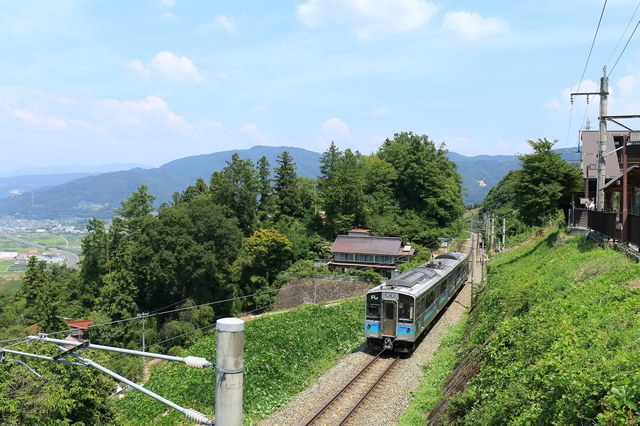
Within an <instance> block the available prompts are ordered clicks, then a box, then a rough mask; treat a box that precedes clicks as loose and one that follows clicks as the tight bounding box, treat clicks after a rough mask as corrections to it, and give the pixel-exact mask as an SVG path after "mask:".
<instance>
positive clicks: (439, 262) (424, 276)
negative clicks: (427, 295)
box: [369, 252, 468, 294]
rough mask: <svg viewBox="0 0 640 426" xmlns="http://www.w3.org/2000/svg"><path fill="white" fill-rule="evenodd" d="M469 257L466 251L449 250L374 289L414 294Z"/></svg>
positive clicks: (432, 283)
mask: <svg viewBox="0 0 640 426" xmlns="http://www.w3.org/2000/svg"><path fill="white" fill-rule="evenodd" d="M467 257H468V255H467V254H465V253H460V252H449V253H445V254H441V255H439V256H437V257H435V258H434V259H433V260H431V261H429V262H427V263H425V264H423V265H420V266H418V267H417V268H413V269H410V270H408V271H405V272H403V273H402V274H400V275H398V276H397V277H394V278H391V279H390V280H387V281H386V282H385V283H383V284H382V285H380V286H378V287H375V288H372V289H371V290H369V292H373V291H388V290H393V291H397V292H401V293H407V294H413V293H419V292H421V291H423V290H424V289H425V288H428V287H431V286H432V285H434V284H436V283H437V282H438V281H440V278H441V277H442V276H444V275H446V274H448V273H449V272H450V271H451V270H452V269H453V268H454V267H455V266H456V265H458V264H459V263H460V262H461V261H463V260H464V259H466V258H467Z"/></svg>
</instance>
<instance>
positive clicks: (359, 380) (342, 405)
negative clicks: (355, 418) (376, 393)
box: [303, 352, 400, 426]
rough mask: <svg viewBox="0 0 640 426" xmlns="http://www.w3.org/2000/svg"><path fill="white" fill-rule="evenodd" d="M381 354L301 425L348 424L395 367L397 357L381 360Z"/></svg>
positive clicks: (330, 425)
mask: <svg viewBox="0 0 640 426" xmlns="http://www.w3.org/2000/svg"><path fill="white" fill-rule="evenodd" d="M381 355H382V352H381V353H379V354H378V355H377V356H376V357H375V358H373V359H372V360H371V362H369V363H368V364H367V365H366V366H365V367H364V368H363V369H362V370H360V372H358V374H356V375H355V376H353V378H352V379H351V380H350V381H349V382H348V383H347V384H345V385H344V386H343V387H342V388H341V389H340V390H338V392H336V393H335V395H333V396H332V397H331V398H330V399H329V400H328V401H327V402H326V403H325V404H324V405H323V406H322V407H321V408H320V409H319V410H318V411H316V412H315V413H314V414H313V416H311V417H310V418H309V419H308V420H307V421H305V422H304V423H303V424H304V425H305V426H312V425H314V426H315V425H322V426H333V425H336V426H341V425H346V424H348V420H349V417H351V416H352V415H353V414H354V413H355V412H356V410H357V409H358V407H359V406H360V405H361V404H362V403H363V402H364V401H365V400H366V399H367V397H368V396H369V395H370V394H371V392H372V391H373V390H374V389H375V388H376V386H377V385H378V383H380V382H381V381H382V380H383V379H384V377H385V376H386V375H387V373H389V372H390V371H391V370H392V369H393V367H394V366H395V365H396V363H397V362H398V360H399V359H400V357H399V356H394V357H388V358H383V357H381Z"/></svg>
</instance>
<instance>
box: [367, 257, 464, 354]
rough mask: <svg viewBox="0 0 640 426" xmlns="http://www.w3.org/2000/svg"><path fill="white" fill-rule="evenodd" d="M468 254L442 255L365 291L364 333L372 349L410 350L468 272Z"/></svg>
mask: <svg viewBox="0 0 640 426" xmlns="http://www.w3.org/2000/svg"><path fill="white" fill-rule="evenodd" d="M468 258H469V256H468V255H467V254H465V253H460V252H449V253H445V254H441V255H439V256H437V257H436V258H434V259H433V260H431V261H430V262H428V263H425V264H424V265H422V266H419V267H417V268H413V269H410V270H408V271H406V272H403V273H402V274H400V275H398V276H397V277H394V278H392V279H390V280H388V281H387V282H385V283H383V284H381V285H379V286H376V287H374V288H372V289H371V290H369V291H368V292H367V299H366V307H365V322H364V335H365V337H366V338H367V346H369V347H370V348H372V349H376V350H382V349H390V350H393V351H396V352H412V351H413V349H414V348H415V345H416V341H417V340H418V338H419V337H420V336H421V335H422V333H424V331H425V330H427V329H428V328H429V326H430V325H431V323H432V322H433V321H434V320H435V318H436V316H437V315H438V313H439V312H440V311H441V310H442V309H443V308H444V307H445V306H446V305H447V304H448V303H449V301H450V300H451V299H452V298H453V297H454V295H455V294H456V293H457V292H458V290H459V289H460V287H461V286H462V285H463V283H464V282H465V281H466V279H467V276H468V274H469V266H468Z"/></svg>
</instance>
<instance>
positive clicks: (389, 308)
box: [384, 302, 396, 320]
mask: <svg viewBox="0 0 640 426" xmlns="http://www.w3.org/2000/svg"><path fill="white" fill-rule="evenodd" d="M395 310H396V304H395V303H392V302H387V303H385V304H384V319H386V320H392V319H395V317H396V315H395V314H396V312H395Z"/></svg>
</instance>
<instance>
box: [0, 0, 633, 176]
mask: <svg viewBox="0 0 640 426" xmlns="http://www.w3.org/2000/svg"><path fill="white" fill-rule="evenodd" d="M603 4H604V1H591V0H581V1H573V0H564V1H558V0H553V1H548V0H536V1H517V2H514V1H502V0H494V1H443V2H439V1H433V2H432V1H425V0H306V1H305V0H296V1H285V0H280V1H271V2H267V1H254V0H236V1H233V2H219V1H187V0H137V1H134V2H132V1H119V0H109V1H106V0H40V1H32V0H20V1H10V0H0V39H1V40H2V43H0V142H1V146H2V149H1V151H0V171H2V172H9V171H11V170H14V169H18V168H20V167H27V166H53V165H74V164H84V165H100V164H105V163H143V164H148V165H151V166H160V165H162V164H164V163H166V162H168V161H171V160H174V159H176V158H182V157H186V156H191V155H198V154H207V153H211V152H218V151H225V150H230V149H245V148H250V147H252V146H254V145H272V146H296V147H301V148H306V149H309V150H312V151H316V152H323V151H324V150H326V148H327V147H328V146H329V144H330V143H331V141H335V143H336V144H337V145H338V147H340V148H341V149H345V148H351V149H352V150H359V151H360V152H361V153H363V154H370V153H372V152H375V151H376V150H377V149H378V147H379V146H380V144H381V142H382V141H383V140H384V139H385V138H388V137H389V138H390V137H393V134H394V133H396V132H400V131H413V132H414V133H418V134H426V135H428V136H429V138H430V139H431V140H433V141H434V142H436V143H441V142H445V143H446V146H447V148H448V149H450V150H451V151H455V152H457V153H460V154H463V155H468V156H474V155H480V154H490V155H496V154H514V153H526V152H529V149H528V148H529V147H528V145H527V144H526V143H525V141H526V140H527V139H537V138H543V137H546V138H548V139H558V140H559V142H558V144H557V145H556V147H559V148H564V147H568V146H574V145H576V143H577V139H578V131H579V129H580V128H581V127H582V126H584V122H585V119H586V118H587V117H589V119H590V121H591V125H592V128H593V129H596V128H597V119H598V100H597V98H595V99H592V100H591V102H590V104H589V105H588V106H587V104H586V102H585V99H584V97H582V98H578V99H576V101H575V103H574V105H573V107H571V106H570V102H569V98H570V97H569V93H571V92H572V91H575V90H577V89H578V87H580V91H595V90H597V88H598V84H599V83H598V82H599V79H600V77H601V76H602V70H603V67H604V66H605V65H606V66H607V67H608V70H612V72H611V74H610V90H611V95H610V106H609V113H610V114H611V115H614V114H615V115H619V114H640V85H639V83H640V57H639V53H640V34H636V35H634V37H633V38H632V39H631V41H630V42H629V44H628V46H627V47H626V50H625V51H624V53H623V54H622V55H621V52H622V48H623V47H624V46H625V44H626V43H627V40H628V39H629V36H630V35H631V32H632V31H633V29H634V28H635V25H636V23H637V22H638V19H640V13H639V14H638V15H635V17H633V16H634V15H633V14H634V12H635V10H636V7H637V6H638V2H636V1H623V0H613V1H608V2H607V6H606V8H605V11H604V15H603V19H602V24H601V26H600V29H599V32H598V36H597V38H596V42H595V45H594V48H593V52H592V54H591V58H590V60H589V63H588V66H587V69H586V73H585V75H584V81H582V83H581V82H580V79H581V76H582V73H583V69H584V67H585V64H586V63H587V57H588V55H589V50H590V48H591V43H592V41H593V39H594V34H595V31H596V28H597V25H598V20H599V18H600V14H601V12H602V10H603ZM632 17H633V18H632ZM628 25H630V26H629V27H628V28H627V26H628ZM625 29H626V33H625ZM638 33H640V30H639V31H638ZM616 46H617V49H616ZM618 58H619V60H618ZM616 62H617V63H616ZM614 64H615V66H614ZM579 84H580V86H578V85H579ZM587 108H589V109H588V110H587ZM625 124H627V125H632V123H631V122H628V123H625ZM638 127H640V125H638Z"/></svg>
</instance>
